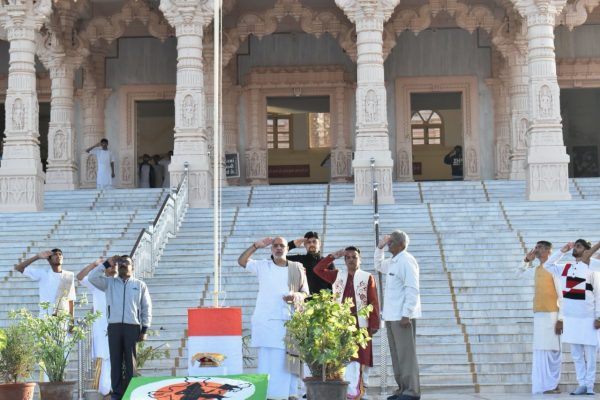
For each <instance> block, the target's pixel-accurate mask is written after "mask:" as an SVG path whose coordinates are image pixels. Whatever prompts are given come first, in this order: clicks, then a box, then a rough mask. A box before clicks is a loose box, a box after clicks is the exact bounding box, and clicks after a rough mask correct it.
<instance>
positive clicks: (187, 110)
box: [181, 94, 196, 128]
mask: <svg viewBox="0 0 600 400" xmlns="http://www.w3.org/2000/svg"><path fill="white" fill-rule="evenodd" d="M181 113H182V115H181V118H182V121H183V126H185V127H187V128H190V127H194V126H196V103H195V102H194V98H193V97H192V96H191V95H189V94H188V95H187V96H185V98H184V99H183V104H182V107H181Z"/></svg>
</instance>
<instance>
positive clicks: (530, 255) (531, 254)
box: [525, 249, 535, 263]
mask: <svg viewBox="0 0 600 400" xmlns="http://www.w3.org/2000/svg"><path fill="white" fill-rule="evenodd" d="M533 260H535V249H531V250H529V252H528V253H527V255H525V262H528V263H530V262H532V261H533Z"/></svg>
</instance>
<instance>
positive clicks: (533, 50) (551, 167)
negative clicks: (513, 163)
mask: <svg viewBox="0 0 600 400" xmlns="http://www.w3.org/2000/svg"><path fill="white" fill-rule="evenodd" d="M565 3H566V1H559V2H551V1H548V0H536V1H535V2H530V3H529V4H527V5H526V6H525V5H522V6H521V7H522V9H520V10H519V11H520V12H521V14H522V15H525V16H526V19H527V41H528V44H529V51H528V58H527V61H528V67H529V68H528V70H529V110H530V120H529V122H530V123H529V127H528V130H527V139H528V149H527V197H528V199H529V200H568V199H570V198H571V195H570V193H569V172H568V166H569V156H568V155H567V153H566V150H565V146H564V144H563V133H562V124H561V116H560V88H559V87H558V80H557V77H556V56H555V54H554V22H555V17H556V14H557V13H559V12H560V11H561V10H562V8H563V7H564V5H565Z"/></svg>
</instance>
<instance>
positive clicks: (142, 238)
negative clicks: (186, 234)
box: [131, 163, 189, 279]
mask: <svg viewBox="0 0 600 400" xmlns="http://www.w3.org/2000/svg"><path fill="white" fill-rule="evenodd" d="M188 175H189V174H188V167H187V163H186V164H185V172H184V174H183V179H182V180H181V182H180V183H179V186H178V187H177V189H176V190H175V191H174V192H173V193H170V194H169V195H168V196H167V197H166V198H165V200H164V202H163V204H162V207H161V208H160V211H159V212H158V214H157V215H156V218H155V219H154V222H153V223H152V224H150V225H149V226H148V228H144V229H142V231H141V232H140V234H139V236H138V239H137V241H136V242H135V245H134V246H133V249H132V250H131V258H132V260H133V265H134V270H133V272H134V275H135V277H136V278H140V279H145V278H149V277H152V276H153V275H154V269H155V268H156V265H157V264H158V262H159V261H160V257H161V256H162V253H163V250H164V248H165V246H166V244H167V242H168V241H169V239H170V238H171V237H173V236H175V234H176V233H177V230H178V229H179V226H180V225H181V222H182V221H183V217H184V216H185V213H186V211H187V208H188V205H189V202H188V182H189V176H188Z"/></svg>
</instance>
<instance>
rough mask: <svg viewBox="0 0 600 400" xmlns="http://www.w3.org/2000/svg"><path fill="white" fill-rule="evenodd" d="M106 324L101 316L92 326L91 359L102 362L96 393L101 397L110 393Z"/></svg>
mask: <svg viewBox="0 0 600 400" xmlns="http://www.w3.org/2000/svg"><path fill="white" fill-rule="evenodd" d="M107 326H108V323H107V321H106V317H105V316H104V315H102V316H101V317H100V318H98V319H97V320H96V321H94V323H93V325H92V358H93V359H96V358H100V359H101V360H102V369H101V372H100V382H99V385H98V392H99V393H102V394H103V395H107V394H109V393H110V390H111V385H110V351H109V349H108V336H107V335H106V330H107Z"/></svg>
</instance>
